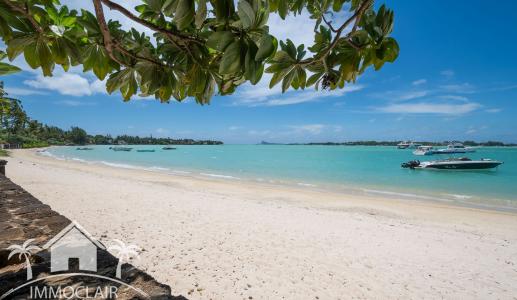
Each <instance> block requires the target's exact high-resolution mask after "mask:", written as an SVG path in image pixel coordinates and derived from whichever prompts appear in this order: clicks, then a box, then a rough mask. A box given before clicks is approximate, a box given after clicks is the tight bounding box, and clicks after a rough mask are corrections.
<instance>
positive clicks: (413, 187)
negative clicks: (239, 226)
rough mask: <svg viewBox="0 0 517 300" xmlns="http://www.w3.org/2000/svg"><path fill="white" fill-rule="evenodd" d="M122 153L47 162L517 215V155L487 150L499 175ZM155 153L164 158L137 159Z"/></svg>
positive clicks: (193, 149)
mask: <svg viewBox="0 0 517 300" xmlns="http://www.w3.org/2000/svg"><path fill="white" fill-rule="evenodd" d="M129 147H133V150H132V151H131V152H122V151H119V152H115V151H113V150H110V149H109V146H93V148H94V150H91V151H79V150H76V147H51V148H49V149H48V150H46V151H45V152H43V153H42V154H43V155H49V156H53V157H55V158H58V159H70V160H78V161H84V162H87V163H99V164H106V165H111V166H116V167H122V168H143V169H149V170H154V171H157V172H164V173H168V174H171V175H183V176H198V177H199V176H201V177H213V178H220V179H222V180H248V181H258V182H264V183H270V184H290V185H298V186H303V187H307V188H315V189H332V190H336V189H337V190H340V189H342V190H347V191H352V192H356V193H366V194H382V195H386V196H388V197H389V196H393V197H402V198H404V197H406V198H408V199H414V198H415V197H416V198H421V199H433V200H438V201H451V202H457V203H460V204H464V205H469V206H470V205H473V206H492V207H494V208H497V209H510V210H517V148H503V147H501V148H498V147H490V148H488V147H487V148H479V149H478V150H477V151H476V152H475V153H468V154H462V155H460V156H468V157H470V158H492V159H497V160H501V161H503V162H504V164H503V165H501V166H500V167H498V168H497V169H494V170H483V171H481V170H480V171H451V170H409V169H402V168H401V167H400V164H401V163H402V162H405V161H408V160H411V159H420V160H432V159H438V158H444V157H445V156H443V155H433V156H414V155H413V154H412V151H413V150H410V149H407V150H399V149H396V147H371V146H305V145H299V146H298V145H218V146H182V145H180V146H175V147H177V150H162V147H163V146H143V145H138V146H129ZM137 149H155V150H156V152H136V151H135V150H137Z"/></svg>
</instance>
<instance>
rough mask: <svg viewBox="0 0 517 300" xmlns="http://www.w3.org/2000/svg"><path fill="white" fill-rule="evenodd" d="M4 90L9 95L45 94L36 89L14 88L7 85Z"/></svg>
mask: <svg viewBox="0 0 517 300" xmlns="http://www.w3.org/2000/svg"><path fill="white" fill-rule="evenodd" d="M5 91H6V92H7V94H8V95H10V96H28V95H46V94H47V93H45V92H43V91H38V90H34V89H28V88H16V87H7V88H6V89H5Z"/></svg>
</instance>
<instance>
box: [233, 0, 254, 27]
mask: <svg viewBox="0 0 517 300" xmlns="http://www.w3.org/2000/svg"><path fill="white" fill-rule="evenodd" d="M237 14H238V15H239V18H240V20H241V22H242V26H243V27H244V28H245V29H248V28H250V27H252V26H253V24H254V23H255V12H254V11H253V8H252V7H251V5H250V4H249V3H248V2H247V1H246V0H240V1H239V4H238V5H237Z"/></svg>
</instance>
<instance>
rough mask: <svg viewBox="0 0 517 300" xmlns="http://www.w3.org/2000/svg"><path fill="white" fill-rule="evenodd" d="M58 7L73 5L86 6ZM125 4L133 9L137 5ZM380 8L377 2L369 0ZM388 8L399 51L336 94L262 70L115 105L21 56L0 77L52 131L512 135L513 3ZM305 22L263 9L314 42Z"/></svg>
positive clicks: (98, 85) (254, 138) (247, 136)
mask: <svg viewBox="0 0 517 300" xmlns="http://www.w3.org/2000/svg"><path fill="white" fill-rule="evenodd" d="M61 2H62V3H65V4H69V5H71V6H73V7H75V8H80V7H81V5H85V3H88V5H90V4H89V2H85V1H79V0H68V1H61ZM119 2H120V3H122V1H119ZM124 3H125V6H126V7H134V6H135V5H137V4H138V3H139V1H138V0H131V1H124ZM382 3H383V1H376V5H377V6H378V5H380V4H382ZM387 5H388V6H389V7H390V8H392V9H394V11H395V26H394V32H393V34H392V36H393V37H394V38H395V39H396V40H397V41H398V43H399V45H400V55H399V58H398V59H397V60H396V61H395V63H392V64H389V63H387V64H385V65H384V67H383V68H382V69H381V70H380V71H377V72H376V71H373V70H369V71H367V72H365V73H364V75H363V76H361V77H360V78H359V80H357V82H356V83H355V84H349V85H347V86H346V87H345V88H344V89H342V90H335V91H331V92H329V91H315V90H314V89H312V88H309V89H306V90H305V91H289V92H286V93H284V94H282V93H281V91H280V89H279V88H274V89H269V88H268V84H269V78H270V77H269V75H267V74H266V75H265V76H264V77H263V79H262V81H261V82H260V83H258V84H257V85H255V86H252V85H250V84H246V85H243V86H241V87H240V88H239V89H238V90H237V92H236V93H234V94H233V95H231V96H224V97H223V96H215V97H213V99H212V101H211V104H210V105H207V106H200V105H197V104H195V102H194V101H193V100H188V101H186V102H184V103H175V102H173V101H171V103H169V104H161V103H159V102H158V101H156V100H154V99H133V100H132V101H130V102H123V100H122V97H121V96H120V94H113V95H107V93H106V92H105V87H104V83H103V82H100V81H99V80H97V79H96V78H95V77H94V76H93V75H92V74H83V73H82V72H81V69H80V68H75V69H74V70H72V71H71V72H68V73H64V72H63V71H61V70H60V68H56V72H55V75H54V76H53V77H46V78H45V77H43V76H42V75H41V71H38V70H30V68H29V67H28V66H27V64H26V63H25V62H24V61H23V58H21V57H20V58H19V59H17V60H16V61H15V64H17V65H18V66H21V67H22V68H23V69H24V71H23V72H21V73H18V74H15V75H10V76H3V77H2V78H1V80H3V81H5V85H6V90H7V92H8V93H9V94H10V95H11V96H15V97H17V98H19V99H21V100H22V103H23V106H24V108H25V110H26V111H27V112H28V114H29V116H30V117H31V118H33V119H37V120H39V121H41V122H44V123H47V124H51V125H55V126H59V127H62V128H69V127H70V126H79V127H82V128H84V129H85V130H87V131H88V133H90V134H108V133H109V134H112V135H118V134H131V135H140V136H149V135H152V136H158V137H167V136H170V137H174V138H194V139H216V140H222V141H224V142H225V143H258V142H260V141H268V142H300V143H303V142H326V141H332V142H341V141H354V140H405V139H411V140H425V141H445V140H476V141H486V140H499V141H504V142H517V130H516V128H517V118H516V116H517V76H516V75H517V60H516V59H515V53H516V49H517V30H516V29H515V28H517V2H516V1H511V0H505V1H498V2H497V5H489V3H488V2H486V1H480V0H479V1H467V0H461V1H460V0H458V1H444V0H443V1H434V0H421V1H390V2H389V3H387ZM90 6H91V5H90ZM90 6H87V7H85V8H87V9H90ZM345 15H346V13H343V14H340V15H338V16H337V17H336V18H338V19H339V18H341V17H343V16H345ZM107 17H108V18H110V17H111V18H117V19H120V16H119V15H117V13H116V12H109V11H108V12H107ZM127 22H130V21H126V23H124V24H125V25H126V26H131V25H133V24H130V23H127ZM313 24H314V23H313V21H312V20H310V19H309V17H308V15H307V14H302V15H301V16H297V17H296V18H295V17H288V19H287V20H285V21H282V20H281V19H280V18H279V17H278V16H276V15H272V16H271V17H270V20H269V25H270V31H271V32H272V34H273V35H275V36H277V37H278V38H280V39H285V38H287V37H289V38H291V39H292V40H293V41H294V42H295V44H300V43H305V45H310V44H311V43H312V40H313V33H312V32H313V26H314V25H313ZM137 28H138V29H140V30H145V28H141V27H138V26H137Z"/></svg>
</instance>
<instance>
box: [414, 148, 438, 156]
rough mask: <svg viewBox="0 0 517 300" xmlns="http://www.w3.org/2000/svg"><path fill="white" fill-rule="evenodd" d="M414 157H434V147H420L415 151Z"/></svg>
mask: <svg viewBox="0 0 517 300" xmlns="http://www.w3.org/2000/svg"><path fill="white" fill-rule="evenodd" d="M413 154H414V155H433V154H434V148H433V146H420V147H418V148H417V149H416V150H415V151H413Z"/></svg>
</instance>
